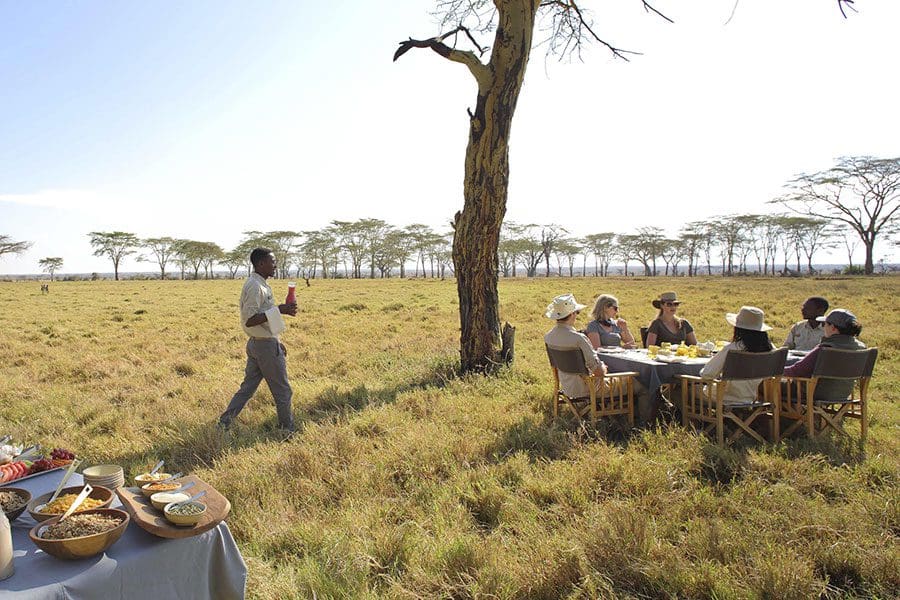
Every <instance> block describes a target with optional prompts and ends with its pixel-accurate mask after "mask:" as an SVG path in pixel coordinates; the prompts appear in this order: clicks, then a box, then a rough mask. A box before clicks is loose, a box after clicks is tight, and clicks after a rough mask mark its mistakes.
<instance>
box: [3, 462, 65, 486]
mask: <svg viewBox="0 0 900 600" xmlns="http://www.w3.org/2000/svg"><path fill="white" fill-rule="evenodd" d="M13 462H19V461H13ZM71 462H72V461H69V463H71ZM69 463H66V464H64V465H60V466H58V467H53V468H52V469H46V470H44V471H38V472H37V473H31V474H29V475H23V476H22V477H17V478H15V479H4V480H3V481H2V482H0V485H9V484H11V483H13V482H15V483H18V482H20V481H24V480H26V479H31V478H32V477H38V476H39V475H43V474H44V473H52V472H53V471H59V470H60V469H68V468H69Z"/></svg>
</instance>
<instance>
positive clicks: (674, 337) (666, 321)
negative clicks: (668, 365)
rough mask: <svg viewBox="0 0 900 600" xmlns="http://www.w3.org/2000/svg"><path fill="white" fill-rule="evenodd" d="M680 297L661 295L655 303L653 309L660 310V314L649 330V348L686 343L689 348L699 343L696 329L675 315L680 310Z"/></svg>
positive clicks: (669, 293)
mask: <svg viewBox="0 0 900 600" xmlns="http://www.w3.org/2000/svg"><path fill="white" fill-rule="evenodd" d="M679 304H681V302H679V301H678V297H677V296H676V295H675V292H666V293H664V294H662V295H660V297H659V300H654V301H653V307H654V308H658V309H659V314H658V315H657V316H656V318H655V319H653V322H652V323H650V327H648V328H647V346H648V347H649V346H652V345H657V346H658V345H659V344H661V343H662V342H669V343H670V344H680V343H681V342H684V343H685V344H686V345H688V346H694V345H696V343H697V336H696V335H694V328H693V327H692V326H691V324H690V323H688V321H687V319H682V318H680V317H678V316H676V315H675V313H676V311H677V310H678V305H679Z"/></svg>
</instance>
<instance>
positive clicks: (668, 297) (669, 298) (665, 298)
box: [653, 292, 681, 308]
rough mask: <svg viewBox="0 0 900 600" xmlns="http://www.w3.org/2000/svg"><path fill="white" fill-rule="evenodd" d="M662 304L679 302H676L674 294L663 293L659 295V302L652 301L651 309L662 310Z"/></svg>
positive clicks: (676, 298)
mask: <svg viewBox="0 0 900 600" xmlns="http://www.w3.org/2000/svg"><path fill="white" fill-rule="evenodd" d="M664 302H673V303H674V304H681V302H679V301H678V296H677V295H676V294H675V292H665V293H662V294H660V295H659V300H654V301H653V308H662V305H663V303H664Z"/></svg>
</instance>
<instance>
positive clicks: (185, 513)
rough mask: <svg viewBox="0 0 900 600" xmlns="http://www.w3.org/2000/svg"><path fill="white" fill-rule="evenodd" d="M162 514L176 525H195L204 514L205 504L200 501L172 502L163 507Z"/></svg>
mask: <svg viewBox="0 0 900 600" xmlns="http://www.w3.org/2000/svg"><path fill="white" fill-rule="evenodd" d="M163 514H164V515H166V518H167V519H168V520H169V521H170V522H172V523H175V524H176V525H182V526H185V527H190V526H193V525H196V524H197V523H198V522H199V521H200V519H202V518H203V515H204V514H206V505H205V504H203V503H202V502H197V501H196V500H195V501H193V502H181V503H177V502H172V503H171V504H166V505H165V507H163Z"/></svg>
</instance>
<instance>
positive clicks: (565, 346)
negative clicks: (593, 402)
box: [544, 323, 603, 398]
mask: <svg viewBox="0 0 900 600" xmlns="http://www.w3.org/2000/svg"><path fill="white" fill-rule="evenodd" d="M544 342H545V343H546V344H547V345H548V346H550V347H551V348H558V349H560V350H571V349H574V348H578V349H579V350H581V353H582V355H584V364H585V366H586V367H587V369H588V371H593V370H594V369H596V368H597V367H599V366H600V365H602V364H603V363H602V362H601V361H600V359H599V358H598V357H597V353H596V352H595V351H594V347H593V346H592V345H591V340H589V339H587V336H586V335H584V334H583V333H579V332H578V331H576V330H575V328H574V327H572V326H571V325H561V324H559V323H557V324H556V327H554V328H553V329H551V330H550V331H548V332H547V335H545V336H544ZM597 381H598V385H602V382H603V378H602V377H600V378H599V379H598V380H597ZM559 386H560V387H561V388H562V391H563V393H564V394H565V395H566V396H568V397H569V398H584V397H585V396H590V394H591V391H590V390H589V389H588V386H587V385H586V384H585V383H584V380H583V379H582V378H581V377H580V376H579V375H578V374H577V373H566V372H564V371H560V372H559ZM598 389H599V388H598Z"/></svg>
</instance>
